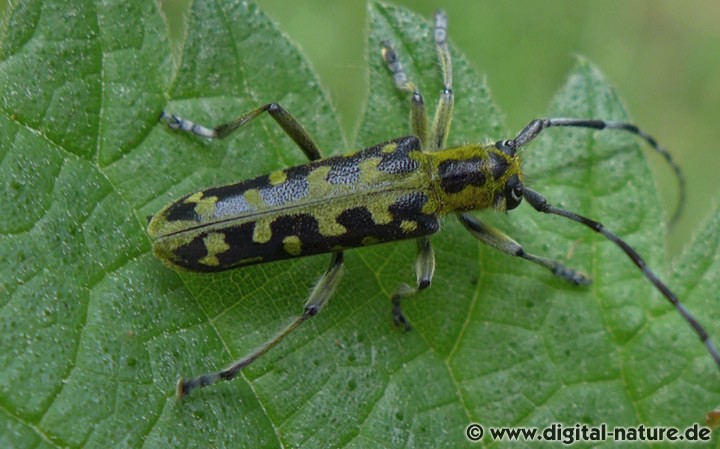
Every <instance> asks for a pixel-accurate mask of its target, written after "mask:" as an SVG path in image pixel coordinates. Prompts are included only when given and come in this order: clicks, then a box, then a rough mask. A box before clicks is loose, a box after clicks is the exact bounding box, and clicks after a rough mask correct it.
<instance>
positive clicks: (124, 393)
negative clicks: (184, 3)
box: [0, 1, 720, 448]
mask: <svg viewBox="0 0 720 449" xmlns="http://www.w3.org/2000/svg"><path fill="white" fill-rule="evenodd" d="M369 12H370V34H369V46H368V61H369V65H370V91H369V98H368V102H367V106H366V111H365V119H364V120H363V122H362V124H361V125H360V127H359V131H358V136H357V139H356V143H355V145H353V147H355V148H359V147H362V146H367V145H371V144H374V143H377V142H379V141H383V140H386V139H388V138H391V137H396V136H398V135H402V134H406V133H408V132H409V128H408V125H407V121H408V120H407V118H408V111H409V99H408V98H406V97H405V96H404V95H402V94H401V93H399V92H397V91H396V89H395V88H394V87H393V85H392V80H391V78H390V76H389V75H388V73H387V69H386V68H385V67H384V64H383V62H382V59H381V58H380V56H379V45H380V41H381V40H385V39H391V40H392V41H393V43H394V44H395V46H396V47H397V49H398V52H399V55H400V57H401V58H402V61H403V63H404V65H405V67H406V69H407V72H408V74H409V76H410V77H411V78H412V79H413V80H414V81H416V83H417V84H418V85H419V86H420V88H421V89H422V91H423V92H424V94H425V97H426V103H427V105H428V107H429V108H430V109H432V104H433V102H434V101H435V100H434V99H435V98H436V97H437V92H438V91H439V89H440V83H439V77H438V76H439V74H438V68H437V64H436V62H435V53H434V49H433V46H432V38H431V35H432V31H431V27H430V24H429V22H428V21H427V20H426V19H424V18H420V17H418V16H417V15H415V14H412V13H410V12H409V11H407V10H404V9H399V8H396V7H392V6H388V5H381V4H373V5H371V6H370V8H369ZM451 20H452V18H451ZM1 26H2V28H0V36H1V37H2V41H1V42H2V47H1V48H0V108H1V110H2V113H0V161H1V162H2V163H1V165H0V180H2V181H0V188H1V189H2V193H3V198H5V199H6V202H5V213H4V214H2V215H1V216H0V270H2V271H1V274H0V429H2V430H0V447H38V446H39V447H97V446H102V447H138V446H146V447H175V446H185V447H208V446H216V447H255V448H259V447H300V446H303V447H327V446H329V447H349V446H355V447H398V446H416V447H460V446H463V445H465V444H469V443H468V442H467V440H466V439H465V436H464V434H465V427H466V426H467V425H468V424H469V423H471V422H479V423H482V424H484V425H498V426H499V425H515V426H518V425H524V426H546V425H549V424H550V423H553V422H562V423H566V424H568V425H574V424H575V423H585V424H588V425H598V424H600V423H603V422H605V423H608V424H609V425H624V426H630V425H636V424H640V423H643V424H645V425H671V426H676V427H681V428H682V427H684V426H686V425H690V424H692V423H697V422H702V420H703V419H704V416H705V413H707V412H708V411H709V410H711V409H712V408H714V407H715V406H716V405H717V404H718V402H720V388H719V387H718V382H717V380H718V378H717V376H718V373H717V370H716V367H715V366H714V365H713V363H712V360H711V359H710V358H709V357H708V356H707V354H706V352H705V351H704V349H703V347H702V345H700V344H699V343H698V342H697V338H696V337H695V335H694V334H693V333H692V331H691V330H690V329H689V327H688V326H687V324H686V323H684V322H683V321H682V319H681V318H680V317H679V316H678V314H677V313H676V312H675V311H674V310H673V309H672V308H671V307H670V306H668V305H667V304H665V303H664V302H663V299H662V298H661V297H660V295H658V294H657V292H656V291H654V290H653V288H652V287H651V286H650V284H649V283H648V282H647V281H646V280H645V279H644V278H642V276H641V274H640V272H639V271H638V270H637V269H635V267H634V266H633V265H632V263H631V262H630V261H629V260H627V259H626V258H625V257H624V256H623V255H622V253H621V252H620V250H619V249H618V248H616V247H614V246H613V245H612V244H611V243H609V242H607V241H605V240H603V239H602V238H600V237H598V236H596V235H593V234H592V233H591V232H590V231H589V230H587V229H585V228H582V227H580V226H578V225H576V224H574V223H566V222H564V221H563V220H562V219H561V218H558V217H549V216H540V215H539V214H537V213H536V212H534V211H533V210H532V208H530V207H529V206H527V205H523V206H521V207H520V208H519V209H518V210H515V211H512V212H511V213H510V214H508V215H507V216H500V214H493V213H492V212H485V213H482V214H481V215H482V218H483V219H484V220H487V221H488V222H492V223H494V224H495V225H497V226H498V227H501V228H502V229H503V230H505V231H506V232H507V233H508V234H510V235H511V236H513V237H514V238H516V239H517V240H518V241H520V242H521V243H522V244H523V245H525V246H526V248H527V249H528V250H529V251H532V252H535V253H538V254H542V255H545V256H549V257H554V258H557V259H560V260H562V261H563V262H567V264H568V265H571V266H573V267H577V268H579V269H582V270H584V271H586V272H588V273H590V274H591V275H592V276H593V278H594V281H595V282H594V283H593V285H592V286H590V287H589V288H585V289H581V288H576V287H573V286H570V285H566V283H563V282H561V281H559V280H557V279H555V278H554V277H553V276H552V275H551V274H550V273H548V272H546V270H543V269H541V268H539V267H536V266H534V265H532V264H529V263H527V262H524V261H518V260H515V259H513V258H511V257H508V256H505V255H502V254H499V253H497V251H494V250H492V249H489V248H486V247H483V246H481V245H480V244H478V243H476V242H475V241H474V240H473V239H472V237H471V236H470V235H469V234H467V233H466V232H465V231H464V230H463V229H462V227H461V226H459V225H458V224H457V223H456V221H455V220H454V219H453V218H452V217H448V218H446V219H445V221H444V229H443V232H441V233H440V234H439V235H438V236H437V237H434V238H433V244H434V246H435V249H436V255H437V271H436V275H435V279H434V281H433V285H432V287H431V288H430V289H428V290H427V291H425V292H423V293H422V294H420V295H419V296H418V297H417V299H415V300H413V301H409V302H408V303H407V305H406V307H405V310H406V313H407V315H408V317H409V319H410V321H411V322H412V324H413V326H414V331H413V332H410V333H408V334H403V333H402V332H399V331H398V330H396V329H395V328H394V326H393V325H392V322H391V318H390V306H389V296H390V294H391V293H392V291H393V290H394V289H395V288H396V287H397V285H398V284H399V283H400V282H411V281H412V280H413V278H414V275H413V272H412V267H413V262H414V244H413V243H412V242H405V243H398V244H396V245H385V246H381V247H375V248H366V249H361V250H356V251H352V252H349V253H348V254H347V258H346V272H345V278H344V280H343V283H342V284H341V287H340V289H339V291H338V292H337V294H336V295H335V297H334V298H333V300H332V301H331V303H330V305H329V306H328V307H327V309H326V310H325V311H324V312H323V313H322V314H320V315H319V316H318V317H316V318H314V319H313V320H310V321H308V322H307V323H305V324H304V325H303V326H301V328H300V329H298V330H297V331H296V332H294V333H293V334H292V335H291V336H290V337H288V338H287V339H286V340H285V341H284V342H283V343H282V344H281V345H280V346H279V347H277V348H276V349H273V350H272V351H271V352H270V353H268V354H267V355H266V356H264V357H263V358H262V359H261V360H259V361H258V362H257V363H255V364H254V365H252V366H250V367H249V368H248V369H246V370H245V371H244V372H243V373H242V375H241V376H240V377H238V378H237V379H236V380H234V381H233V382H227V383H222V384H218V385H215V386H213V387H210V388H207V389H203V390H200V391H196V392H193V393H192V394H191V395H189V396H188V397H187V398H186V399H184V400H183V401H182V402H176V400H175V397H174V393H175V392H174V389H175V381H176V379H177V377H178V376H179V375H185V376H192V375H197V374H201V373H203V372H207V371H209V370H214V369H217V368H220V367H222V366H224V365H226V364H227V363H229V362H230V361H232V360H234V359H236V358H238V357H241V356H242V355H244V354H246V353H247V352H248V351H249V350H251V349H252V348H254V347H256V346H257V345H258V344H260V343H262V342H263V341H265V340H266V339H267V338H268V337H269V336H271V335H273V334H274V333H275V332H276V331H277V330H278V329H280V328H281V327H282V326H283V325H284V324H285V323H287V322H289V320H290V319H291V318H292V317H293V316H296V315H297V314H298V313H300V312H301V311H302V306H303V304H304V300H305V297H306V295H307V292H308V290H309V288H310V286H311V285H312V283H313V281H314V279H315V278H316V277H317V276H319V275H320V274H321V273H322V271H323V270H324V268H325V266H326V264H327V263H328V259H329V257H313V258H307V259H300V260H297V261H291V262H279V263H274V264H269V265H261V266H256V267H250V268H246V269H242V270H236V271H233V272H228V273H222V274H214V275H195V274H185V273H183V274H179V273H175V272H173V271H171V270H169V269H167V268H166V267H164V266H163V265H162V264H161V263H159V262H158V261H157V260H156V259H154V258H153V257H152V254H151V253H150V242H149V240H148V238H147V236H146V234H145V229H144V228H145V216H146V215H148V214H152V213H154V212H156V211H157V210H158V209H159V208H160V207H162V206H163V205H164V204H166V203H167V202H169V201H172V200H173V199H175V198H177V197H179V196H180V195H182V194H185V193H188V192H191V191H195V190H198V189H201V188H204V187H208V186H212V185H216V184H220V183H227V182H232V181H234V180H237V179H242V178H247V177H251V176H254V175H257V174H261V173H266V172H269V171H271V170H273V169H276V168H278V167H284V166H288V165H292V164H298V163H302V162H303V157H302V153H301V151H299V150H298V149H296V148H295V147H294V145H293V144H292V142H291V141H290V139H288V138H287V136H284V135H283V133H282V131H281V130H279V129H278V127H277V126H276V125H275V123H274V122H272V120H270V119H269V118H267V117H264V118H260V119H258V121H257V122H255V123H253V124H252V125H250V126H249V127H247V129H243V130H242V131H240V132H238V133H235V134H233V135H232V136H230V137H229V138H227V139H225V140H224V141H217V142H216V141H209V140H202V139H198V138H196V137H194V136H189V135H184V134H178V133H174V132H171V131H169V130H168V129H166V128H165V127H164V126H162V125H159V124H158V123H157V117H158V116H159V114H160V112H161V111H162V110H168V111H172V112H174V113H177V114H179V115H181V116H183V117H187V118H190V119H192V120H195V121H197V122H199V123H203V124H210V125H211V124H217V123H222V122H223V121H226V120H229V119H231V118H234V117H236V116H237V115H239V114H241V113H243V112H246V111H248V110H250V109H252V108H254V107H256V106H258V105H260V104H263V103H266V102H269V101H278V102H280V103H281V104H282V105H283V106H284V107H286V108H287V109H288V110H289V111H291V112H292V114H293V115H295V116H296V117H297V118H298V119H299V120H300V121H301V122H302V123H303V124H304V125H305V126H306V127H307V129H308V131H309V132H310V134H311V135H313V136H314V137H315V139H316V141H317V142H318V143H319V145H320V147H321V149H322V150H323V151H324V153H325V154H335V153H340V152H343V151H345V150H346V149H347V148H348V145H347V144H346V142H345V140H344V138H343V136H342V135H341V132H340V131H339V126H338V122H337V118H336V116H335V115H336V114H335V113H334V111H333V108H332V106H331V105H330V102H329V100H328V99H327V97H326V96H325V95H324V93H323V91H322V89H321V87H320V86H319V84H318V82H317V80H316V78H315V76H314V74H313V72H312V71H311V69H310V68H309V65H308V63H307V62H306V61H305V60H304V58H303V56H302V55H301V53H300V51H299V50H298V49H297V48H296V47H295V46H294V45H292V44H291V43H289V42H288V41H287V40H286V38H285V37H284V36H283V35H282V33H281V32H280V31H279V30H277V28H276V27H275V25H274V24H273V23H272V22H271V21H269V19H268V18H267V17H266V16H265V15H264V14H263V13H262V12H261V11H259V10H258V9H257V7H256V6H254V5H253V4H248V3H242V4H240V3H238V2H224V1H217V2H206V1H198V2H195V3H194V4H193V7H192V11H191V12H190V14H189V23H188V24H187V34H186V35H185V36H184V41H183V42H182V43H181V45H179V46H177V48H178V50H177V51H172V50H171V45H170V44H169V43H168V41H167V38H166V36H167V31H166V27H165V24H164V23H163V20H162V16H161V14H160V11H159V10H158V8H157V6H156V5H155V4H154V3H152V2H146V4H143V5H140V4H135V3H132V2H130V3H128V2H102V3H101V2H99V3H93V2H90V1H80V2H78V1H75V2H70V1H54V2H41V1H26V2H23V3H22V4H20V5H11V6H10V11H9V16H8V18H7V20H6V21H5V22H3V23H2V25H1ZM451 35H452V28H451ZM451 51H452V54H453V58H454V92H455V95H456V98H457V102H456V108H455V119H454V121H453V128H452V131H451V137H450V141H451V143H454V144H460V143H464V142H471V141H477V140H487V139H498V138H506V137H511V136H512V135H513V133H512V132H509V131H508V130H505V129H504V128H503V126H502V124H501V123H502V120H501V118H500V116H499V113H498V112H497V109H496V108H495V106H494V105H493V102H492V100H491V98H490V95H489V91H488V89H487V87H486V85H485V82H484V80H483V79H482V78H481V77H480V76H478V75H477V73H476V71H475V70H474V69H473V68H472V67H471V66H470V64H469V63H468V61H467V60H465V59H464V58H463V56H462V55H461V54H459V53H458V51H457V50H456V49H454V48H452V49H451ZM548 114H549V115H554V116H577V117H591V116H592V117H602V118H609V119H626V114H625V112H624V110H623V108H622V106H621V104H620V102H619V100H618V99H617V96H616V95H615V93H614V92H613V91H612V89H611V88H610V87H609V86H608V84H607V83H606V82H605V81H604V80H603V79H602V76H601V75H600V74H599V72H598V71H597V69H595V68H594V67H593V66H592V65H591V64H589V63H588V62H586V61H582V60H580V61H579V62H578V64H577V66H576V68H575V69H574V70H573V72H572V73H571V74H570V76H569V79H568V82H567V84H566V85H565V87H564V88H563V89H562V90H561V91H560V93H559V94H558V96H557V98H556V99H555V101H554V103H553V105H552V106H551V109H550V111H549V112H548ZM524 156H525V158H526V161H525V164H524V168H525V171H526V182H527V183H528V184H529V185H531V186H532V187H533V188H535V189H537V190H538V191H540V192H542V193H543V194H545V195H546V196H547V198H548V199H549V200H550V201H551V202H554V203H556V204H562V205H563V206H565V207H567V208H569V209H570V210H574V211H578V212H579V213H583V214H585V215H588V216H590V217H593V218H596V219H599V220H600V221H603V222H604V223H605V224H606V225H607V226H608V227H609V228H610V229H612V230H614V231H616V232H617V233H618V234H619V235H620V236H622V237H623V238H626V239H627V240H628V242H629V243H630V244H631V245H633V246H634V247H635V248H637V249H638V251H639V252H640V253H641V254H642V255H643V256H644V257H646V259H647V260H648V263H649V265H650V266H651V267H653V268H654V269H655V270H656V271H657V272H659V273H660V274H661V275H662V277H663V278H664V279H666V280H667V281H668V282H669V284H670V285H671V287H672V288H674V289H675V290H676V291H677V293H678V294H679V295H680V297H681V299H682V300H683V301H684V302H685V304H686V305H687V306H688V307H689V308H690V309H691V310H692V311H693V312H694V313H695V314H696V315H698V316H699V317H700V318H701V321H702V322H703V323H704V324H705V325H706V326H707V327H708V330H709V331H710V333H711V335H713V336H716V335H720V324H719V323H720V307H719V306H718V304H717V301H715V300H714V293H715V292H716V291H717V287H718V284H720V280H719V279H718V273H720V269H719V268H720V267H719V266H718V264H719V262H718V258H717V254H718V243H719V242H720V240H719V237H718V236H719V235H720V229H719V228H720V212H716V213H715V215H714V218H713V219H712V220H711V221H710V222H709V224H708V225H707V227H706V228H705V230H704V231H703V232H702V233H701V234H700V235H699V236H698V238H697V239H696V241H695V242H694V243H693V244H692V245H691V246H690V247H689V248H688V249H687V250H686V252H685V253H684V254H683V256H682V257H681V258H680V260H679V261H678V262H677V263H676V264H675V265H674V266H675V269H674V270H673V271H672V273H671V274H667V273H670V270H669V269H667V265H668V264H667V263H666V261H665V259H666V257H665V250H664V230H663V229H664V227H663V219H664V214H663V211H662V210H661V208H660V206H659V202H658V199H657V197H656V195H655V194H654V193H653V192H655V188H654V184H653V182H652V179H651V177H650V174H649V171H648V170H647V167H646V164H645V161H644V157H643V155H642V152H641V151H640V149H639V148H638V145H637V142H635V141H634V140H633V139H632V138H628V136H625V135H623V134H622V133H612V132H602V133H600V132H587V131H577V132H574V131H570V130H553V131H549V132H548V133H547V134H546V135H545V136H544V137H543V138H542V139H540V141H539V142H538V143H537V144H534V145H532V146H531V147H530V148H529V149H528V150H527V151H526V154H525V155H524ZM698 447H699V446H698Z"/></svg>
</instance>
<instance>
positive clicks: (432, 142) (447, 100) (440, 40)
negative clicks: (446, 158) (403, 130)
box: [382, 11, 454, 151]
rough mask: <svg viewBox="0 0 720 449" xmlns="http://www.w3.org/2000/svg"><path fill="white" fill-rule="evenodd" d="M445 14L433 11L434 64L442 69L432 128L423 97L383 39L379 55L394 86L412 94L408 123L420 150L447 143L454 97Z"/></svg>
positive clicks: (434, 148) (395, 53)
mask: <svg viewBox="0 0 720 449" xmlns="http://www.w3.org/2000/svg"><path fill="white" fill-rule="evenodd" d="M447 23H448V20H447V15H446V14H445V12H444V11H437V12H436V13H435V30H434V33H433V36H434V41H435V50H436V52H437V56H438V63H439V66H440V70H441V72H442V83H443V90H442V92H441V93H440V98H439V100H438V104H437V107H436V108H435V117H434V118H433V124H432V128H430V127H429V125H428V116H427V112H426V110H425V100H424V99H423V96H422V94H420V90H419V89H418V87H417V86H416V85H415V83H413V82H412V81H410V80H409V79H408V76H407V74H406V73H405V69H403V66H402V63H401V62H400V59H399V57H398V55H397V52H396V51H395V49H394V48H393V46H392V44H391V43H390V42H389V41H385V42H383V47H382V56H383V59H384V60H385V63H386V64H387V66H388V69H390V72H391V73H392V76H393V81H394V82H395V86H396V87H397V88H398V89H399V90H401V91H403V92H409V93H411V94H412V97H411V98H412V104H411V107H410V122H411V126H412V131H413V134H415V135H416V136H418V138H420V142H421V143H422V146H423V150H424V151H435V150H440V149H443V148H444V147H445V145H446V143H447V138H448V134H449V132H450V123H451V122H452V112H453V105H454V97H453V91H452V62H451V60H450V50H449V49H448V45H447Z"/></svg>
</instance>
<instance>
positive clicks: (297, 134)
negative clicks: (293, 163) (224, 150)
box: [160, 103, 320, 161]
mask: <svg viewBox="0 0 720 449" xmlns="http://www.w3.org/2000/svg"><path fill="white" fill-rule="evenodd" d="M263 112H267V113H268V114H270V116H271V117H272V118H273V119H274V120H275V122H276V123H277V124H278V125H280V127H281V128H282V129H283V131H285V134H287V135H288V136H289V137H290V138H291V139H292V140H293V141H294V142H295V143H296V144H297V146H298V147H300V149H301V150H302V151H303V153H305V156H307V158H308V159H310V160H311V161H316V160H318V159H320V150H319V149H318V146H317V144H316V143H315V141H314V140H313V138H312V137H311V136H310V134H308V132H307V131H305V128H303V126H302V125H301V124H300V122H298V121H297V119H296V118H295V117H293V116H292V114H290V113H289V112H288V111H287V110H286V109H285V108H283V107H282V106H280V105H279V104H278V103H268V104H264V105H262V106H260V107H259V108H256V109H253V110H252V111H250V112H248V113H245V114H243V115H241V116H240V117H238V118H236V119H234V120H231V121H229V122H227V123H223V124H220V125H218V126H216V127H214V128H208V127H206V126H203V125H200V124H197V123H195V122H192V121H190V120H188V119H184V118H182V117H179V116H177V115H175V114H170V113H167V112H165V111H163V112H162V114H160V121H162V122H165V123H167V126H168V127H169V128H170V129H174V130H177V131H184V132H188V133H191V134H195V135H196V136H200V137H206V138H209V139H222V138H224V137H226V136H228V135H230V134H231V133H233V132H234V131H236V130H237V129H239V128H242V127H243V126H245V125H246V124H248V123H249V122H251V121H253V120H254V119H255V118H256V117H257V116H259V115H260V114H262V113H263Z"/></svg>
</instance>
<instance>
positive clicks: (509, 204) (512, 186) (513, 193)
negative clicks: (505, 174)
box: [505, 176, 523, 210]
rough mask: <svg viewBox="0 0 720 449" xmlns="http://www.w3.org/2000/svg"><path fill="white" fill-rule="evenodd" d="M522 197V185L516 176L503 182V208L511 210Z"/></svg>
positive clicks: (518, 203)
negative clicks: (505, 182)
mask: <svg viewBox="0 0 720 449" xmlns="http://www.w3.org/2000/svg"><path fill="white" fill-rule="evenodd" d="M522 198H523V186H522V183H521V182H520V180H519V179H518V178H517V176H513V177H512V178H510V179H508V182H507V184H505V210H513V209H515V208H516V207H518V206H519V205H520V203H521V202H522Z"/></svg>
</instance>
